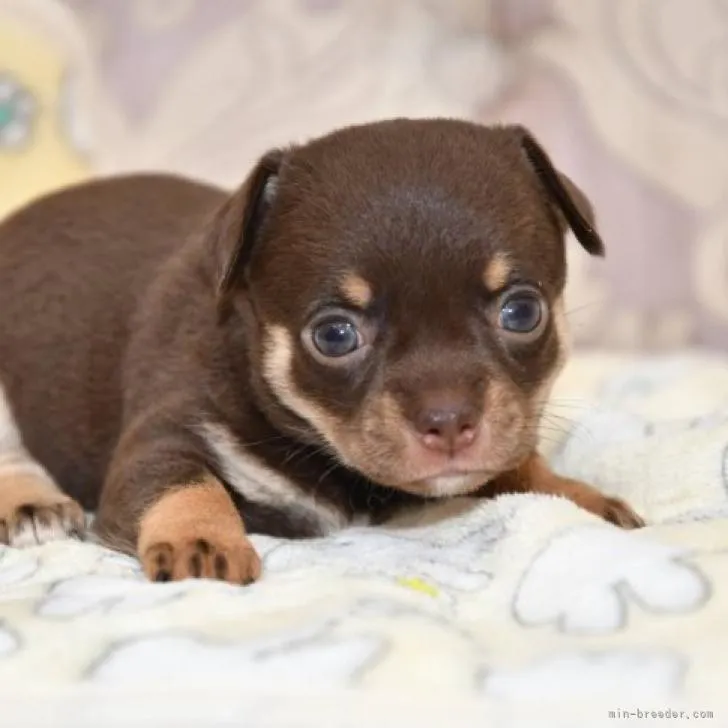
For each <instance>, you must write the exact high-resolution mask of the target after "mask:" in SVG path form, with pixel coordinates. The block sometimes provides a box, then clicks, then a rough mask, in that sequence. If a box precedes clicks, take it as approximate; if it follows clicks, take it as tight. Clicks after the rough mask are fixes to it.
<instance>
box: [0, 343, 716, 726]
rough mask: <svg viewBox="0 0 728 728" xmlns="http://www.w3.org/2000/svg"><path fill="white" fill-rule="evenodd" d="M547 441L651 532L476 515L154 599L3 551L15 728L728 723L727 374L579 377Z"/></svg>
mask: <svg viewBox="0 0 728 728" xmlns="http://www.w3.org/2000/svg"><path fill="white" fill-rule="evenodd" d="M543 441H544V449H545V451H546V453H547V454H548V455H549V457H550V458H551V460H552V462H553V464H554V466H555V467H556V468H557V469H558V470H560V471H563V472H564V473H568V474H569V475H571V476H574V477H580V478H583V479H585V480H587V481H591V482H593V483H595V484H597V485H598V486H600V487H601V488H602V489H603V490H605V491H608V492H610V493H614V494H619V495H622V496H624V497H626V498H628V499H629V501H630V502H631V503H632V504H633V505H634V507H635V508H636V510H637V511H638V512H640V513H641V514H642V515H643V516H645V518H646V519H647V521H648V523H649V525H648V527H647V528H645V529H644V530H642V531H639V532H624V531H620V530H618V529H616V528H614V527H612V526H610V525H608V524H606V523H602V522H600V521H599V520H597V519H596V518H594V517H592V516H591V515H589V514H588V513H586V512H583V511H581V510H579V509H578V508H576V507H575V506H574V505H572V504H571V503H569V502H567V501H564V500H561V499H557V498H550V497H543V496H532V495H526V496H523V495H521V496H506V497H502V498H500V499H498V500H496V501H492V502H478V503H473V502H469V501H467V500H463V501H460V502H455V503H450V504H449V505H448V506H447V507H443V508H439V509H435V510H432V511H429V512H427V513H424V514H416V515H413V516H411V517H410V518H409V519H408V520H406V521H401V522H399V523H398V524H396V525H393V526H391V527H388V528H386V529H356V528H352V529H350V530H347V531H345V532H342V533H340V534H339V535H336V536H334V537H332V538H327V539H322V540H317V541H312V542H307V543H293V542H285V541H277V540H274V539H270V538H257V539H256V541H257V544H258V546H259V548H260V551H261V553H262V555H263V556H264V563H265V572H266V573H265V578H264V579H263V580H262V581H261V582H260V583H258V584H256V585H254V586H252V587H250V588H246V589H242V588H234V587H230V586H227V585H223V584H216V583H204V582H197V583H194V582H189V583H180V584H161V585H153V584H148V583H146V582H145V581H144V580H143V579H142V578H141V576H140V573H139V569H138V565H137V564H136V562H135V561H134V560H132V559H127V558H125V557H120V556H118V555H115V554H112V553H110V552H107V551H104V550H102V549H100V548H97V547H95V546H91V545H87V544H78V543H72V542H67V543H59V544H56V545H52V546H47V547H42V548H36V549H29V550H25V551H18V550H13V549H5V550H3V551H1V552H0V725H3V726H6V725H7V726H13V727H14V726H23V725H39V726H64V727H65V726H69V727H70V726H73V728H85V727H86V726H89V727H90V728H91V727H93V728H101V727H102V726H103V727H104V728H109V727H113V726H142V725H144V726H154V727H155V728H163V726H170V727H171V726H174V728H184V727H185V726H204V727H205V728H213V727H214V726H228V725H229V726H253V727H256V728H257V727H258V726H305V727H309V726H310V727H312V728H313V727H316V728H319V727H322V726H337V727H338V726H351V727H352V728H359V727H360V726H361V727H362V728H363V727H365V726H366V727H367V728H369V727H370V726H373V725H376V726H378V727H381V726H390V725H391V726H397V727H401V726H417V728H423V727H424V726H455V727H457V728H459V727H460V726H499V727H500V728H502V727H504V726H526V725H534V726H544V725H549V726H550V725H554V726H556V725H559V726H574V727H575V728H576V727H577V726H578V728H584V727H585V726H599V725H605V726H607V725H615V724H618V723H619V722H620V721H624V720H631V721H632V723H638V724H639V725H680V724H684V723H687V724H689V725H706V726H711V727H714V726H722V725H728V696H727V694H728V360H726V359H721V358H712V357H708V356H702V355H686V356H681V357H677V358H670V359H655V360H650V359H640V360H637V361H634V360H622V359H617V358H609V357H603V356H588V357H581V358H578V359H576V360H575V361H574V362H573V363H572V364H571V365H570V367H569V368H568V369H567V372H566V373H565V375H564V376H563V377H562V379H561V381H560V383H559V384H558V385H557V388H556V391H555V393H554V398H553V404H552V405H551V406H550V407H549V413H548V415H547V417H546V422H545V424H544V431H543ZM610 711H613V713H614V714H613V715H611V716H610ZM680 711H684V716H683V717H682V718H681V717H679V715H680ZM652 712H654V716H653V715H651V713H652ZM709 712H712V717H710V716H709V715H707V714H708V713H709ZM625 713H626V714H627V717H625V715H624V714H625ZM701 713H704V714H705V715H702V716H701ZM630 714H633V715H630ZM661 714H662V717H660V716H661ZM665 714H667V715H668V717H665ZM642 715H645V716H646V717H644V718H640V716H642Z"/></svg>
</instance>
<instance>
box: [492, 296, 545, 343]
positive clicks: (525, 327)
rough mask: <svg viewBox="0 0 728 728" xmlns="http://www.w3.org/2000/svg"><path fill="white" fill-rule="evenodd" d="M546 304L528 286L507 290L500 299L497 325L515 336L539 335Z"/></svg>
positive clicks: (541, 330)
mask: <svg viewBox="0 0 728 728" xmlns="http://www.w3.org/2000/svg"><path fill="white" fill-rule="evenodd" d="M547 313H548V312H547V308H546V304H545V302H544V300H543V298H542V297H541V295H540V294H539V293H538V292H537V291H535V290H531V289H528V288H518V289H516V290H514V291H511V292H507V293H506V294H505V295H504V296H503V297H502V298H501V300H500V303H499V309H498V326H499V327H500V328H501V329H502V330H503V331H504V332H506V333H508V334H512V335H516V336H528V337H529V338H531V339H533V338H535V337H537V336H539V335H540V334H541V333H542V332H543V330H544V328H545V325H546V318H547Z"/></svg>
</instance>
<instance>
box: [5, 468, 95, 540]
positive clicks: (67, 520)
mask: <svg viewBox="0 0 728 728" xmlns="http://www.w3.org/2000/svg"><path fill="white" fill-rule="evenodd" d="M85 528H86V518H85V515H84V512H83V509H82V508H81V506H80V505H79V504H78V503H76V501H75V500H73V499H72V498H69V497H68V496H66V495H65V494H63V493H62V492H61V491H60V490H58V489H57V488H56V486H55V485H54V484H53V483H52V482H50V481H48V480H46V479H44V478H36V477H35V476H16V477H6V478H3V479H2V480H0V543H2V544H7V545H8V546H13V547H15V548H23V547H26V546H37V545H39V544H44V543H48V542H49V541H57V540H60V539H64V538H73V537H75V538H82V537H83V534H84V532H85Z"/></svg>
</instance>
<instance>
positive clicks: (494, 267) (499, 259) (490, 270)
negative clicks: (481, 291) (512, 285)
mask: <svg viewBox="0 0 728 728" xmlns="http://www.w3.org/2000/svg"><path fill="white" fill-rule="evenodd" d="M510 274H511V265H510V262H509V261H508V256H507V255H506V254H505V253H496V254H495V255H494V256H493V258H492V259H491V260H490V261H488V264H487V265H486V266H485V270H484V271H483V283H484V284H485V287H486V288H487V289H488V290H489V291H490V292H491V293H495V292H496V291H499V290H500V289H501V288H503V286H505V284H506V283H508V277H509V276H510Z"/></svg>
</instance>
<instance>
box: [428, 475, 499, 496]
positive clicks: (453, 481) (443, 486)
mask: <svg viewBox="0 0 728 728" xmlns="http://www.w3.org/2000/svg"><path fill="white" fill-rule="evenodd" d="M485 480H486V478H485V477H484V476H478V477H476V476H474V475H473V474H472V473H464V474H462V475H440V476H438V477H436V478H428V479H427V480H426V481H425V487H426V492H427V494H428V495H431V496H434V497H435V498H448V497H451V496H456V495H464V494H466V493H470V492H472V491H473V490H475V488H476V487H477V486H478V485H480V484H481V483H484V482H485Z"/></svg>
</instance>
